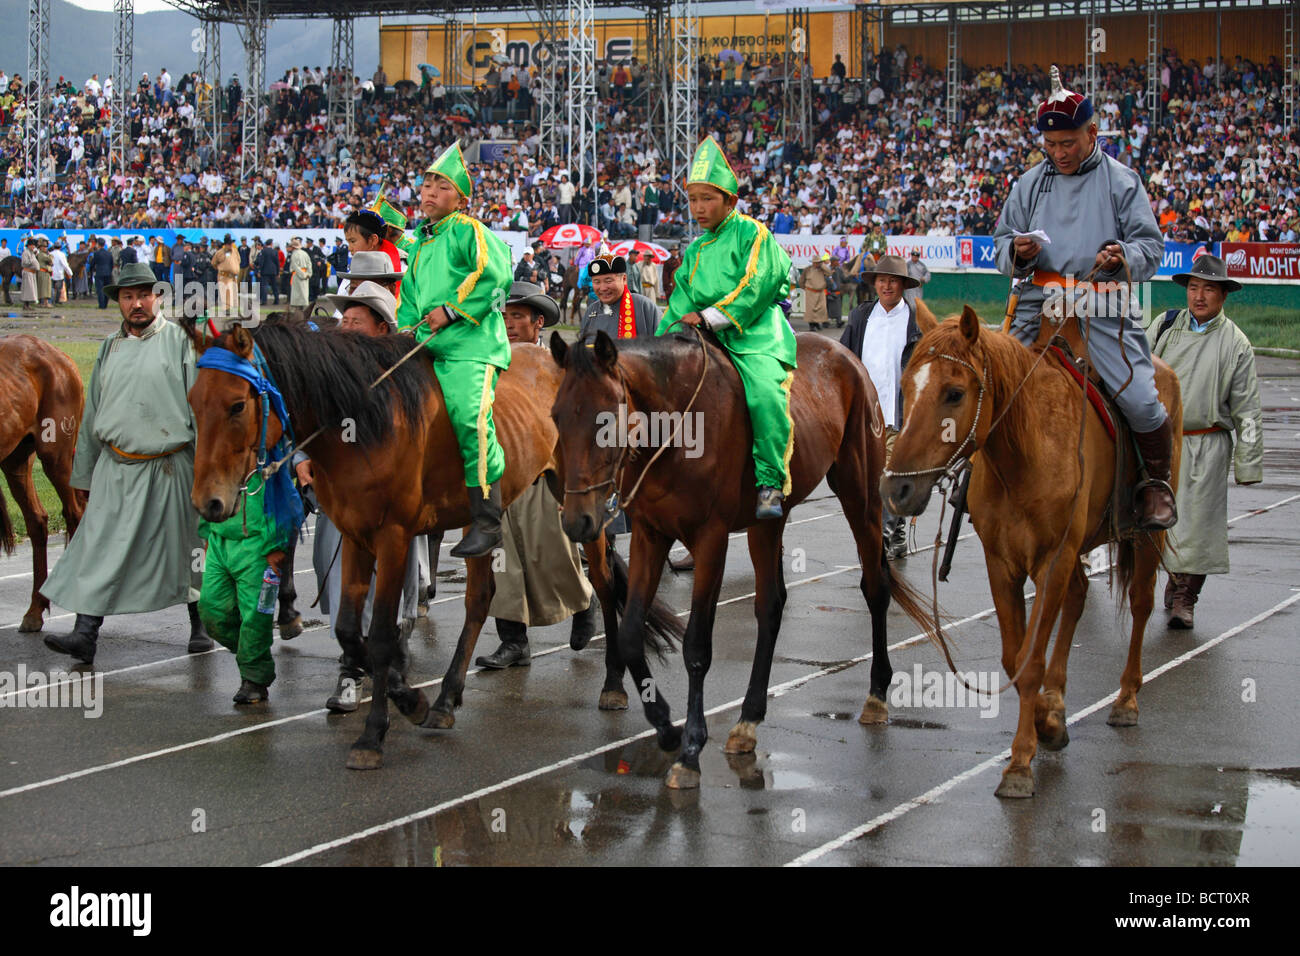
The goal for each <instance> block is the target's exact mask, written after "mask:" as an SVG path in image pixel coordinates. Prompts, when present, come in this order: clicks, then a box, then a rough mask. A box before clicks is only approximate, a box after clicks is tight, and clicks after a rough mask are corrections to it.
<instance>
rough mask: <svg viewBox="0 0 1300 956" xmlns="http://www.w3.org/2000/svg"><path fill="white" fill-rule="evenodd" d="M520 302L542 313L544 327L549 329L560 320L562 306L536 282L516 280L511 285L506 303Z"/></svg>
mask: <svg viewBox="0 0 1300 956" xmlns="http://www.w3.org/2000/svg"><path fill="white" fill-rule="evenodd" d="M516 303H519V304H521V305H526V306H528V307H529V308H530V309H533V310H535V311H537V312H540V313H541V314H542V328H544V329H549V328H550V327H551V326H552V325H555V324H556V323H557V322H559V321H560V306H559V305H558V304H557V303H556V301H555V300H554V299H552V298H551V297H550V296H549V295H547V294H546V292H545V291H543V289H542V287H541V286H539V285H537V283H535V282H516V283H514V284H513V285H511V286H510V296H509V297H508V298H507V299H506V305H514V304H516Z"/></svg>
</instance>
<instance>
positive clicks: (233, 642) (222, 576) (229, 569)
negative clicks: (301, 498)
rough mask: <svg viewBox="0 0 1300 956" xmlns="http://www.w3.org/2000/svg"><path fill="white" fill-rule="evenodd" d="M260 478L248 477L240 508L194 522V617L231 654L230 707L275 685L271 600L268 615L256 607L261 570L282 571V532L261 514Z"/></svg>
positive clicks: (260, 696) (252, 700)
mask: <svg viewBox="0 0 1300 956" xmlns="http://www.w3.org/2000/svg"><path fill="white" fill-rule="evenodd" d="M261 484H262V478H261V475H260V473H256V472H255V473H254V474H253V476H252V477H251V478H249V487H248V493H247V494H246V495H244V496H243V504H242V506H241V507H240V508H239V509H237V510H236V511H235V513H234V514H233V515H231V516H230V517H229V518H227V519H226V520H225V521H219V522H215V523H213V522H209V521H203V520H201V521H199V537H201V538H203V539H204V540H206V541H207V543H208V550H207V555H206V557H205V559H204V562H203V590H202V591H201V592H200V593H199V617H200V618H202V620H203V624H204V626H205V627H207V629H208V633H209V634H211V635H212V636H213V637H214V638H216V639H217V641H218V642H220V644H221V645H222V646H223V647H224V648H226V650H228V651H230V652H231V653H232V654H234V655H235V663H236V664H238V665H239V677H240V685H239V691H238V692H237V693H236V694H235V697H234V700H235V703H236V704H256V703H260V702H262V701H264V700H266V699H267V688H269V687H270V686H271V683H272V682H273V681H274V680H275V661H274V659H273V658H272V657H271V642H272V639H273V638H272V633H271V625H272V623H273V622H274V614H273V613H272V612H273V611H274V610H275V601H274V596H275V594H276V593H277V592H278V586H277V587H276V589H275V590H273V591H272V600H271V603H270V607H269V609H268V610H266V611H263V610H261V609H260V608H259V607H258V599H259V596H260V595H261V591H262V583H263V575H264V574H265V573H266V570H267V568H268V567H269V568H272V569H274V571H275V573H276V574H277V575H278V574H279V573H280V572H281V570H282V569H283V562H284V556H285V548H286V547H287V546H288V543H289V535H288V533H287V531H286V530H284V529H280V530H277V528H276V526H275V525H274V523H273V522H272V521H271V520H270V519H269V518H268V517H267V515H266V513H265V511H264V509H263V506H262V504H263V501H264V500H265V497H266V496H265V495H263V494H262V487H261Z"/></svg>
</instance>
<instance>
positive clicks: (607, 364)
mask: <svg viewBox="0 0 1300 956" xmlns="http://www.w3.org/2000/svg"><path fill="white" fill-rule="evenodd" d="M551 355H552V356H553V357H554V359H555V362H556V364H557V365H559V366H560V368H562V369H563V370H564V372H565V375H564V379H563V381H561V383H560V388H559V391H558V392H557V393H556V395H555V404H554V405H553V406H552V407H551V418H552V419H553V420H554V421H555V427H556V429H557V430H558V431H559V453H558V455H557V456H556V458H557V460H558V463H559V473H560V481H561V482H562V484H563V485H564V501H563V505H562V515H563V524H564V531H565V534H567V535H568V536H569V537H570V538H571V539H572V540H574V541H577V542H579V543H584V542H588V541H593V540H595V538H596V537H597V536H598V535H599V534H600V532H601V530H602V529H603V528H604V527H605V524H606V523H607V521H608V519H609V518H610V517H612V516H613V514H614V513H615V512H616V511H617V510H618V505H617V503H616V502H615V500H614V498H613V496H614V495H615V493H616V492H617V491H618V478H619V472H620V470H621V466H622V464H623V461H624V457H625V453H626V442H624V441H620V440H619V439H618V424H617V423H618V422H619V420H620V415H619V408H620V406H622V405H625V403H626V401H627V393H626V390H625V387H624V383H623V378H622V374H621V372H620V370H619V367H618V348H617V347H616V346H615V345H614V340H613V339H611V338H610V337H609V336H608V335H606V334H605V333H604V332H597V333H596V338H595V340H594V341H593V342H590V343H589V342H586V341H585V340H584V341H579V342H578V343H577V344H576V345H574V346H569V345H568V344H567V343H566V342H565V341H564V339H562V338H561V337H560V334H559V333H558V332H556V333H554V334H552V335H551ZM612 502H613V503H612ZM611 503H612V504H611Z"/></svg>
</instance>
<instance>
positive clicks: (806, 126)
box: [782, 7, 812, 149]
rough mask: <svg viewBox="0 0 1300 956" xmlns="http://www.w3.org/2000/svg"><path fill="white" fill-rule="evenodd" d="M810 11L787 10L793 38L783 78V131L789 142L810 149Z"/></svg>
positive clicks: (786, 56)
mask: <svg viewBox="0 0 1300 956" xmlns="http://www.w3.org/2000/svg"><path fill="white" fill-rule="evenodd" d="M808 23H809V20H808V11H807V9H805V8H803V7H799V8H797V9H794V10H790V11H787V12H786V15H785V33H786V36H787V37H789V38H790V41H789V42H790V48H789V49H788V50H787V51H786V54H785V57H784V58H783V61H782V62H783V63H784V65H785V70H784V79H783V87H782V88H783V92H784V96H783V103H784V106H785V111H784V122H783V126H784V135H785V141H786V142H787V143H791V142H793V143H798V144H799V145H800V146H801V147H803V148H805V149H807V148H808V147H810V146H811V145H812V76H811V67H810V65H809V62H808V44H809V43H810V42H811V40H812V38H811V37H810V36H809V35H808Z"/></svg>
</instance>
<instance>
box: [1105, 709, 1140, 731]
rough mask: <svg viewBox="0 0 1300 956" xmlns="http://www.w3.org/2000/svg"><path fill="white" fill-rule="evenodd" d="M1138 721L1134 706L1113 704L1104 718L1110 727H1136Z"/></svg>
mask: <svg viewBox="0 0 1300 956" xmlns="http://www.w3.org/2000/svg"><path fill="white" fill-rule="evenodd" d="M1137 722H1138V712H1137V708H1136V707H1121V706H1120V705H1119V704H1115V705H1114V706H1113V707H1111V709H1110V716H1109V717H1107V718H1106V723H1108V724H1110V725H1111V726H1112V727H1136V726H1137Z"/></svg>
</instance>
